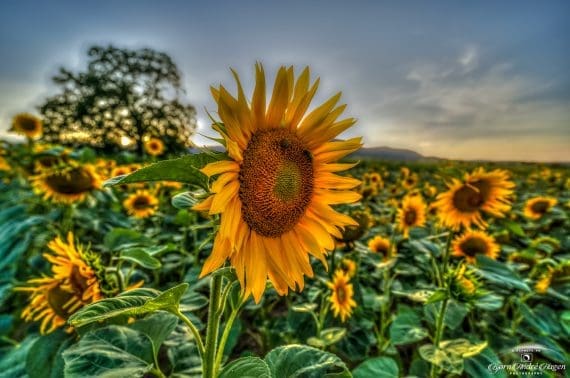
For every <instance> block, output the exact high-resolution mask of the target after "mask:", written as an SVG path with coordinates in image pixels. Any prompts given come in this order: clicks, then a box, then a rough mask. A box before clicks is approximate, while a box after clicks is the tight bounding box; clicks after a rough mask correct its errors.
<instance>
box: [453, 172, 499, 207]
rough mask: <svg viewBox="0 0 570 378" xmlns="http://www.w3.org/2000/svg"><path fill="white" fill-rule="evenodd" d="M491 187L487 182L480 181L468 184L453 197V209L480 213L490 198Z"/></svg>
mask: <svg viewBox="0 0 570 378" xmlns="http://www.w3.org/2000/svg"><path fill="white" fill-rule="evenodd" d="M490 190H491V187H490V185H489V183H488V182H487V181H484V180H478V181H473V182H470V183H467V184H465V185H463V186H462V187H461V188H459V189H458V190H457V191H456V192H455V193H454V195H453V207H454V208H456V209H457V210H459V211H461V212H467V213H472V212H475V211H478V210H479V209H480V208H481V206H483V205H484V204H485V202H486V201H487V199H488V197H489V192H490Z"/></svg>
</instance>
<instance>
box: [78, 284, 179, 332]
mask: <svg viewBox="0 0 570 378" xmlns="http://www.w3.org/2000/svg"><path fill="white" fill-rule="evenodd" d="M186 289H188V284H187V283H183V284H180V285H178V286H175V287H173V288H171V289H168V290H166V291H165V292H163V293H160V292H159V291H156V290H150V289H135V290H130V291H126V292H124V293H121V294H120V295H118V296H116V297H114V298H108V299H103V300H100V301H98V302H95V303H93V304H90V305H88V306H85V307H83V308H82V309H81V310H79V311H78V312H76V313H75V314H73V315H72V316H71V317H70V318H69V323H70V324H71V325H73V326H76V327H81V326H84V325H86V324H89V323H92V322H96V321H101V320H105V319H109V318H113V317H116V316H133V315H137V316H140V315H144V314H147V313H150V312H154V311H159V310H164V311H171V312H174V311H176V309H178V305H179V303H180V298H182V295H183V294H184V292H185V291H186Z"/></svg>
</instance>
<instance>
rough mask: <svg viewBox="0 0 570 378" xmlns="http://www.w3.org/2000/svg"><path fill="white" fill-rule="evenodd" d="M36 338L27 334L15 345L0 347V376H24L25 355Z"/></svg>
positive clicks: (5, 377)
mask: <svg viewBox="0 0 570 378" xmlns="http://www.w3.org/2000/svg"><path fill="white" fill-rule="evenodd" d="M35 340H36V336H28V337H26V338H25V339H24V340H23V341H22V342H21V343H19V344H18V345H16V346H10V347H7V348H0V378H20V377H22V378H24V377H27V376H28V375H27V373H26V356H27V355H28V352H29V350H30V348H31V347H32V345H33V344H34V342H35Z"/></svg>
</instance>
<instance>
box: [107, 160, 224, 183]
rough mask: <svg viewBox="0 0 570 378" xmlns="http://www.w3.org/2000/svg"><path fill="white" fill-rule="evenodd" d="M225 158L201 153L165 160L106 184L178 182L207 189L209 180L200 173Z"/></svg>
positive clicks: (113, 179) (118, 177)
mask: <svg viewBox="0 0 570 378" xmlns="http://www.w3.org/2000/svg"><path fill="white" fill-rule="evenodd" d="M222 158H224V155H223V154H216V155H214V154H206V153H199V154H193V155H186V156H183V157H181V158H178V159H171V160H163V161H159V162H158V163H154V164H151V165H149V166H146V167H144V168H141V169H139V170H137V171H135V172H133V173H131V174H129V175H123V176H117V177H114V178H112V179H110V180H107V181H106V182H105V186H113V185H121V184H131V183H135V182H147V181H178V182H183V183H186V184H192V185H196V186H200V187H203V188H205V189H207V184H208V178H207V177H206V176H205V175H204V174H203V173H202V172H200V169H201V168H203V167H204V166H205V165H206V164H208V163H212V162H214V161H217V160H220V159H222Z"/></svg>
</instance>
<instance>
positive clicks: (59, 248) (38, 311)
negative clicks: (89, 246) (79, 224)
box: [15, 232, 102, 335]
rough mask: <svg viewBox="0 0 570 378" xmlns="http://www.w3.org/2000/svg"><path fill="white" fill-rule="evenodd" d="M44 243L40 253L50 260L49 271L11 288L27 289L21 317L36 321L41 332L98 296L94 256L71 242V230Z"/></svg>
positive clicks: (59, 325)
mask: <svg viewBox="0 0 570 378" xmlns="http://www.w3.org/2000/svg"><path fill="white" fill-rule="evenodd" d="M47 247H48V248H49V250H50V252H46V253H44V254H43V257H44V258H45V259H46V260H47V261H49V262H50V263H51V264H52V266H51V273H50V275H48V276H44V277H42V278H33V279H30V280H28V281H27V283H26V286H23V287H18V288H16V289H15V290H16V291H19V292H25V293H29V301H28V305H27V306H26V307H25V308H24V310H23V312H22V318H23V319H25V320H26V321H33V322H40V333H41V334H42V335H43V334H48V333H51V332H53V331H54V330H56V329H57V328H59V327H62V326H63V325H65V323H66V321H67V319H68V318H69V317H70V316H71V315H73V314H74V313H75V312H77V310H79V309H80V308H82V307H83V306H85V305H87V304H90V303H93V302H96V301H98V300H100V299H101V298H102V294H101V288H100V284H99V279H98V277H97V274H96V271H97V270H98V269H99V268H98V266H97V265H98V260H97V258H95V257H94V256H92V255H90V254H89V253H88V252H87V251H85V250H84V249H83V247H81V246H79V245H76V244H75V241H74V237H73V233H71V232H70V233H68V234H67V240H64V239H62V238H60V237H57V238H55V239H54V240H52V241H51V242H49V243H48V245H47ZM88 255H89V256H88ZM88 261H89V262H88Z"/></svg>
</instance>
